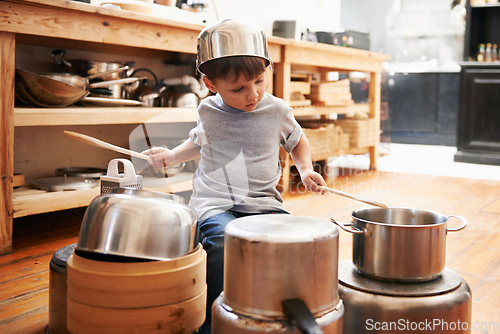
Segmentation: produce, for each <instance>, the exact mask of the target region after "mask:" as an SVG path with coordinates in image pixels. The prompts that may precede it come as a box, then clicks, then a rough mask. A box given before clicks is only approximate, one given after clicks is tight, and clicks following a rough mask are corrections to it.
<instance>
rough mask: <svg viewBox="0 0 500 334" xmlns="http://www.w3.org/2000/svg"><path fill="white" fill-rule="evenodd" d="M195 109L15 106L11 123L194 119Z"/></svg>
mask: <svg viewBox="0 0 500 334" xmlns="http://www.w3.org/2000/svg"><path fill="white" fill-rule="evenodd" d="M197 117H198V114H197V110H196V108H145V107H144V108H143V107H121V108H106V107H71V108H15V109H14V126H50V125H91V124H97V125H100V124H138V123H180V122H196V120H197Z"/></svg>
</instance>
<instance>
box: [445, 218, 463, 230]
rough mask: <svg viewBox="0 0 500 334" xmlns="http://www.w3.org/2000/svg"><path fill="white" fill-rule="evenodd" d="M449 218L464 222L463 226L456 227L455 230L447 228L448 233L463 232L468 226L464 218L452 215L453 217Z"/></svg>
mask: <svg viewBox="0 0 500 334" xmlns="http://www.w3.org/2000/svg"><path fill="white" fill-rule="evenodd" d="M449 218H457V219H458V220H460V221H461V222H462V226H460V227H455V228H448V226H446V232H458V231H460V230H463V229H464V228H465V227H466V226H467V220H465V218H464V217H462V216H455V215H451V216H448V219H449Z"/></svg>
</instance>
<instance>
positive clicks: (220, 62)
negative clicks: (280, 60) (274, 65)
mask: <svg viewBox="0 0 500 334" xmlns="http://www.w3.org/2000/svg"><path fill="white" fill-rule="evenodd" d="M268 65H269V61H267V60H266V59H264V58H261V57H254V56H230V57H223V58H218V59H213V60H211V61H209V62H206V63H204V64H202V65H201V66H200V70H201V72H202V73H204V74H205V75H206V76H207V78H208V79H210V80H211V81H215V80H217V79H233V78H234V79H235V80H236V79H237V78H238V76H239V75H240V74H243V75H244V76H245V78H246V79H247V80H251V79H253V78H255V77H256V76H258V75H260V74H261V73H262V72H264V71H265V70H266V68H267V66H268Z"/></svg>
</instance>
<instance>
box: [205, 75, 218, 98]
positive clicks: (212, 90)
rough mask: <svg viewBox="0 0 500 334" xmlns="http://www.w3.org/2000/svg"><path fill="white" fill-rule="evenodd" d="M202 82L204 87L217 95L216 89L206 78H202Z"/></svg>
mask: <svg viewBox="0 0 500 334" xmlns="http://www.w3.org/2000/svg"><path fill="white" fill-rule="evenodd" d="M203 82H204V83H205V86H207V88H208V89H209V90H210V91H211V92H212V93H214V94H215V93H217V87H215V85H214V84H213V83H212V81H210V79H209V78H207V77H206V76H205V75H204V76H203Z"/></svg>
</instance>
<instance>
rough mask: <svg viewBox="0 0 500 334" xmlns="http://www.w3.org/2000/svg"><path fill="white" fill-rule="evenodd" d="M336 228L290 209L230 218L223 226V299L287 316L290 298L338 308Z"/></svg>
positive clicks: (245, 309) (316, 307)
mask: <svg viewBox="0 0 500 334" xmlns="http://www.w3.org/2000/svg"><path fill="white" fill-rule="evenodd" d="M338 233H339V232H338V229H336V228H335V227H334V226H333V225H331V226H330V227H329V226H328V223H327V222H323V221H321V220H318V219H313V218H308V217H300V216H292V215H286V214H282V215H281V214H273V215H255V216H248V217H244V218H239V219H236V220H234V221H232V222H231V223H229V224H228V225H227V227H226V230H225V246H224V268H225V270H224V302H225V304H227V305H229V306H230V307H232V308H233V309H235V310H237V311H239V312H240V313H243V314H252V315H263V316H278V317H284V318H286V317H285V315H284V313H283V306H282V301H283V300H286V299H294V298H299V299H302V300H304V301H305V302H306V304H307V305H308V306H309V308H310V310H311V312H312V313H318V312H319V313H321V312H325V311H328V310H329V309H331V308H333V307H335V306H336V305H337V304H338V302H339V298H338V291H337V265H338ZM226 269H227V270H226Z"/></svg>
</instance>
